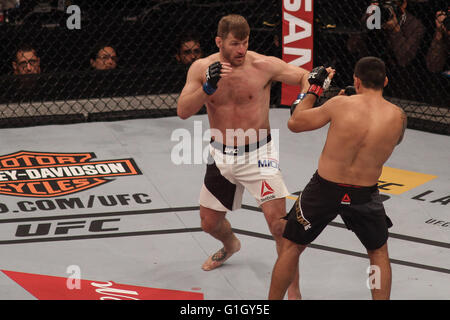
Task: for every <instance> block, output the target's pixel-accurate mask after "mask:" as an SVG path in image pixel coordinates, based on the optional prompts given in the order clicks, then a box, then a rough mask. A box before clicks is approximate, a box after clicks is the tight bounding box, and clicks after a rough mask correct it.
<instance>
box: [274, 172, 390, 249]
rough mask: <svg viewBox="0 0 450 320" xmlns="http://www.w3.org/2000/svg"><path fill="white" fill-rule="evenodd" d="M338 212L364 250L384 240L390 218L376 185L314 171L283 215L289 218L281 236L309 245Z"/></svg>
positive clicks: (375, 246)
mask: <svg viewBox="0 0 450 320" xmlns="http://www.w3.org/2000/svg"><path fill="white" fill-rule="evenodd" d="M338 214H339V215H340V216H341V217H342V220H344V223H345V225H346V227H347V228H348V229H349V230H352V231H353V232H354V233H355V234H356V236H357V237H358V239H359V240H360V241H361V243H362V244H363V245H364V247H365V248H366V249H367V250H375V249H378V248H380V247H382V246H383V245H384V244H385V243H386V241H387V239H388V228H390V227H392V222H391V219H389V217H388V216H387V215H386V212H385V210H384V206H383V203H382V202H381V198H380V194H379V192H378V186H377V185H374V186H371V187H359V186H351V185H344V184H339V183H334V182H330V181H327V180H325V179H323V178H322V177H320V176H319V174H318V173H317V171H316V173H315V174H314V175H313V177H312V178H311V180H310V181H309V183H308V184H307V185H306V187H305V189H304V190H303V192H302V193H301V194H300V196H299V197H298V199H297V201H296V202H295V204H294V206H293V207H292V209H291V210H290V211H289V213H288V215H287V216H286V217H285V219H287V220H288V221H287V224H286V228H285V231H284V234H283V236H284V237H285V238H286V239H289V240H291V241H293V242H295V243H297V244H301V245H308V244H310V243H311V242H313V241H314V240H315V239H316V238H317V237H318V236H319V235H320V233H321V232H322V231H323V229H325V227H326V226H327V225H328V224H329V223H330V222H331V221H332V220H334V219H335V218H336V216H337V215H338Z"/></svg>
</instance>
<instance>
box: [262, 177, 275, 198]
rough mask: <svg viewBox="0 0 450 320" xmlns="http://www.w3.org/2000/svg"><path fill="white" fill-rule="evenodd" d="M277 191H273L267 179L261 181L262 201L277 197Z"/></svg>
mask: <svg viewBox="0 0 450 320" xmlns="http://www.w3.org/2000/svg"><path fill="white" fill-rule="evenodd" d="M274 193H275V191H273V189H272V187H271V186H270V185H269V184H268V183H267V181H266V180H263V182H262V183H261V202H264V201H268V200H272V199H275V194H274Z"/></svg>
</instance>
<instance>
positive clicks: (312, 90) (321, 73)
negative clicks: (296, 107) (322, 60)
mask: <svg viewBox="0 0 450 320" xmlns="http://www.w3.org/2000/svg"><path fill="white" fill-rule="evenodd" d="M308 82H309V84H310V87H309V89H308V91H307V92H306V93H307V94H308V93H309V94H313V95H315V96H316V97H317V98H319V97H320V95H321V94H322V92H323V90H326V89H328V88H329V87H330V83H331V80H330V79H329V78H328V71H327V69H325V67H324V66H320V67H315V68H314V69H312V70H311V72H310V74H309V77H308Z"/></svg>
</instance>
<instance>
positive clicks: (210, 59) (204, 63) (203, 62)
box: [192, 54, 219, 67]
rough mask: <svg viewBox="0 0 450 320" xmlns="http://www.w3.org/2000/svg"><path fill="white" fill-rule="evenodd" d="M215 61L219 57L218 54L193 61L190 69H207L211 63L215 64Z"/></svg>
mask: <svg viewBox="0 0 450 320" xmlns="http://www.w3.org/2000/svg"><path fill="white" fill-rule="evenodd" d="M216 61H219V55H218V54H212V55H210V56H207V57H204V58H200V59H197V60H195V61H194V62H193V63H192V67H207V66H209V65H210V64H211V63H213V62H216Z"/></svg>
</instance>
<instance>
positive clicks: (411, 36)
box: [383, 0, 425, 67]
mask: <svg viewBox="0 0 450 320" xmlns="http://www.w3.org/2000/svg"><path fill="white" fill-rule="evenodd" d="M394 2H397V3H398V4H397V5H398V11H397V13H398V15H397V14H393V15H392V19H390V20H389V21H387V22H386V23H385V24H384V26H383V28H384V29H385V30H386V31H387V34H388V39H389V42H390V46H391V48H392V50H393V51H394V54H395V57H396V60H397V64H398V65H399V66H400V67H405V66H407V65H408V64H409V63H410V62H411V61H412V60H413V59H414V58H415V56H416V54H417V51H418V49H419V47H420V43H421V42H422V39H423V35H424V32H425V27H424V26H423V24H422V22H420V20H419V19H417V18H416V17H414V16H413V15H412V14H410V13H409V12H408V11H407V10H406V7H407V6H408V1H407V0H403V1H401V0H400V1H394Z"/></svg>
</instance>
